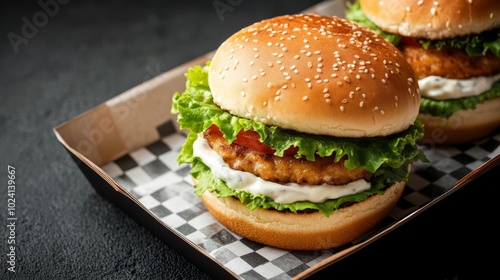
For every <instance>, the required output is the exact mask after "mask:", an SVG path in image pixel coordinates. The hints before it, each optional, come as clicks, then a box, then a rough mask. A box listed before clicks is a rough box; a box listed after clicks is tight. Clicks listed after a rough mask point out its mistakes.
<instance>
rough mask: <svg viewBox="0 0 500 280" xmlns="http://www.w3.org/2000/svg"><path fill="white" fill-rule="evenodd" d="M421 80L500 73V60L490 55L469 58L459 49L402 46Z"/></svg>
mask: <svg viewBox="0 0 500 280" xmlns="http://www.w3.org/2000/svg"><path fill="white" fill-rule="evenodd" d="M399 48H400V50H401V52H402V53H403V55H404V56H405V57H406V60H407V61H408V62H409V63H410V65H411V66H412V67H413V70H414V71H415V74H416V75H417V76H418V78H419V79H421V78H424V77H427V76H440V77H445V78H449V79H468V78H471V77H475V76H488V75H490V74H495V73H499V72H500V58H499V57H496V56H495V55H493V54H491V53H489V54H487V55H486V56H480V57H469V56H468V55H467V54H466V53H465V52H464V51H461V50H458V49H451V48H446V49H441V50H439V51H438V50H436V49H428V50H425V49H424V48H422V47H420V46H415V45H405V44H401V45H400V47H399Z"/></svg>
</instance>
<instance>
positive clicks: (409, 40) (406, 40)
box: [401, 37, 422, 47]
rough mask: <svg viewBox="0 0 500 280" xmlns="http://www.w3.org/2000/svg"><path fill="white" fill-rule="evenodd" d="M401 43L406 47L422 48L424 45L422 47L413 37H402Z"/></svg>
mask: <svg viewBox="0 0 500 280" xmlns="http://www.w3.org/2000/svg"><path fill="white" fill-rule="evenodd" d="M401 43H402V44H403V45H405V46H414V47H422V45H420V43H419V42H418V41H417V40H415V39H413V38H411V37H402V38H401Z"/></svg>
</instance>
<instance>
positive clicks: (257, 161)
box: [204, 133, 372, 185]
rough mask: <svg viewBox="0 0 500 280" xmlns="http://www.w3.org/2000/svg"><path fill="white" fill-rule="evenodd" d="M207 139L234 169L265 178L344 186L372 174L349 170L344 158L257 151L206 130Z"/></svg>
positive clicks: (369, 176) (368, 178)
mask: <svg viewBox="0 0 500 280" xmlns="http://www.w3.org/2000/svg"><path fill="white" fill-rule="evenodd" d="M204 137H205V139H207V141H208V143H209V144H210V146H211V147H212V149H214V150H215V151H216V152H217V153H219V154H220V155H221V156H222V157H223V159H224V161H225V162H226V163H227V164H228V165H229V166H230V167H231V168H233V169H236V170H241V171H246V172H251V173H253V174H255V175H256V176H259V177H261V178H262V179H264V180H267V181H272V182H277V183H281V184H284V183H289V182H295V183H298V184H310V185H320V184H329V185H345V184H347V183H349V182H352V181H356V180H358V179H365V180H366V181H369V180H370V178H371V177H372V174H371V173H370V172H368V171H366V170H364V169H363V168H361V167H360V168H355V169H352V170H351V169H347V168H346V167H345V166H344V160H343V159H342V160H340V161H339V162H334V160H333V157H325V158H320V157H316V160H315V161H308V160H306V159H305V158H300V159H297V158H295V157H294V156H284V157H278V156H275V155H272V154H267V153H262V152H257V151H254V150H252V149H249V148H247V147H245V146H242V145H238V144H236V143H232V144H229V143H228V142H227V141H226V140H225V139H224V138H223V137H222V136H220V135H217V134H212V133H204Z"/></svg>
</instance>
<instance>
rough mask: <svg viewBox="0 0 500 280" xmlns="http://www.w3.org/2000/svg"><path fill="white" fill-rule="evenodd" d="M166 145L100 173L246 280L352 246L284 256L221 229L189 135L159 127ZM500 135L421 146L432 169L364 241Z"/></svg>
mask: <svg viewBox="0 0 500 280" xmlns="http://www.w3.org/2000/svg"><path fill="white" fill-rule="evenodd" d="M158 131H159V132H160V136H161V138H160V139H159V140H158V141H156V142H154V143H152V144H150V145H148V146H145V147H143V148H140V149H137V150H135V151H133V152H131V153H129V154H127V155H125V156H123V157H121V158H119V159H118V160H116V161H114V162H111V163H108V164H106V165H104V166H102V168H103V170H104V171H105V172H106V173H107V174H108V175H110V176H111V177H112V178H114V179H115V181H116V182H117V183H118V184H119V185H120V186H122V187H123V188H124V189H125V190H127V191H128V192H129V193H130V194H131V195H132V196H134V197H136V198H137V199H138V200H139V201H140V203H142V204H143V205H144V206H145V207H146V208H147V209H149V210H150V211H151V212H152V213H154V215H156V216H157V217H158V218H159V219H160V220H161V221H163V222H164V223H165V225H166V226H168V227H170V228H172V229H175V230H177V231H178V232H179V233H181V234H182V235H184V236H185V237H186V238H187V239H189V240H191V241H192V242H193V243H194V244H197V246H199V247H200V249H201V250H205V251H206V252H208V254H209V255H210V256H212V257H213V258H214V259H216V260H217V261H218V262H219V263H221V264H223V265H224V266H225V267H226V268H228V269H229V270H231V271H233V272H234V273H235V274H237V275H239V276H240V277H241V278H243V279H290V278H292V277H294V276H296V275H298V274H299V273H301V272H303V271H305V270H306V269H308V268H310V267H312V266H314V265H316V264H317V263H319V262H321V261H322V260H324V259H326V258H328V257H329V256H331V255H333V254H335V253H337V252H339V251H342V250H344V249H345V248H347V247H349V246H351V245H353V244H354V243H352V244H348V245H346V246H343V247H340V248H332V249H328V250H321V251H314V252H296V251H286V250H280V249H276V248H272V247H269V246H264V245H261V244H257V243H255V242H252V241H250V240H247V239H245V238H242V237H241V236H239V235H236V234H235V233H233V232H231V231H229V230H228V229H226V228H225V227H224V226H222V225H221V224H220V223H219V222H217V221H216V220H215V219H214V218H213V217H212V216H211V214H210V213H209V212H208V211H207V209H206V208H205V206H204V205H203V204H202V202H201V200H200V198H199V197H198V196H196V195H195V194H194V192H193V183H192V179H191V176H190V174H189V172H190V167H189V166H188V165H181V166H179V165H178V164H177V155H178V152H179V150H180V148H181V147H182V145H183V144H184V142H185V139H186V136H185V134H183V133H181V132H179V131H177V130H176V128H175V126H174V124H173V122H172V121H170V122H168V123H166V124H164V125H162V126H160V127H159V128H158ZM499 144H500V132H499V133H496V134H495V135H494V136H492V137H490V138H489V139H486V140H484V141H482V142H477V143H468V144H461V145H454V146H446V147H430V145H426V146H422V147H421V148H422V149H423V150H424V152H425V154H426V156H427V157H428V158H429V160H430V162H429V163H416V164H414V168H413V171H412V175H411V176H410V180H409V182H408V183H407V187H406V188H405V191H404V193H403V195H402V198H401V199H400V200H399V202H398V204H397V206H396V207H395V209H394V210H393V211H392V213H391V214H390V216H389V217H387V218H386V219H385V220H384V221H383V222H382V223H381V224H379V225H378V226H377V228H375V229H374V230H373V231H371V232H370V233H369V234H367V235H365V236H364V237H363V238H361V240H357V242H360V241H362V240H365V239H366V238H369V237H370V236H371V235H373V234H374V233H376V232H378V231H380V230H382V229H384V228H386V227H387V226H389V225H391V224H393V223H395V222H397V221H398V220H400V219H402V218H404V217H405V216H407V215H408V214H410V213H412V212H413V211H415V210H417V209H418V208H420V207H422V206H424V205H426V204H427V203H429V202H430V201H432V200H433V199H435V198H437V197H439V196H440V195H442V194H443V193H444V192H446V191H447V190H449V189H450V188H451V187H453V185H454V184H455V183H456V182H457V180H459V179H461V178H462V177H464V176H465V175H466V174H468V173H469V172H471V171H472V170H474V169H476V168H477V167H479V166H480V165H481V164H483V163H484V162H486V161H488V160H489V159H491V158H493V157H494V156H496V155H498V154H499V153H500V145H499Z"/></svg>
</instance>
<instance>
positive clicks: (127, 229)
mask: <svg viewBox="0 0 500 280" xmlns="http://www.w3.org/2000/svg"><path fill="white" fill-rule="evenodd" d="M37 2H38V1H31V2H28V4H26V3H24V4H20V3H19V2H15V4H14V3H13V1H7V2H4V3H2V8H1V9H0V10H1V12H2V15H1V17H0V21H1V23H0V35H1V39H0V73H1V75H0V208H1V209H0V214H1V215H0V217H1V223H2V224H7V180H8V179H7V175H8V173H7V169H8V167H7V166H8V165H10V166H14V167H15V168H16V176H17V177H16V193H15V195H16V216H17V217H18V220H17V221H16V228H15V233H16V239H15V240H16V245H17V246H16V270H17V272H16V273H15V274H14V273H10V272H8V271H7V270H6V269H7V267H8V265H7V262H6V261H7V254H8V253H9V252H8V248H9V247H8V244H7V240H8V239H7V237H8V235H9V230H8V228H7V227H6V226H2V229H1V230H0V232H1V234H0V238H2V240H0V244H2V248H1V250H0V252H1V257H0V260H1V261H0V268H1V269H2V274H0V278H12V279H14V278H16V277H17V279H209V276H208V275H207V274H205V273H204V272H203V271H201V270H200V269H199V267H197V266H195V265H193V264H192V263H191V262H189V261H187V260H186V259H185V258H184V257H183V256H182V255H181V254H179V253H178V252H176V251H174V250H173V249H171V248H169V247H168V246H167V245H165V243H163V242H162V241H161V240H160V239H158V238H157V237H156V236H154V235H153V234H152V233H151V232H150V231H148V230H146V229H145V228H144V227H143V226H141V225H140V224H138V223H137V222H136V221H135V220H133V219H132V218H130V217H129V216H128V215H126V214H125V213H124V212H123V211H122V210H120V209H118V208H117V207H115V206H114V205H113V204H111V203H110V202H109V201H107V200H106V199H104V198H103V197H101V196H100V195H99V194H98V193H96V191H95V190H94V189H93V188H92V187H91V185H90V184H89V182H88V181H87V180H86V178H85V177H84V175H83V174H82V173H81V172H80V170H79V169H78V168H77V166H76V165H75V163H74V162H73V161H72V160H71V159H70V157H69V155H68V154H67V153H66V152H65V151H64V149H63V147H62V146H61V145H60V144H59V142H58V141H57V139H56V138H55V136H54V133H53V131H52V128H53V127H54V126H56V125H58V124H60V123H62V122H64V121H66V120H69V119H71V118H73V117H75V116H76V115H78V114H80V113H82V112H84V111H86V110H88V109H91V108H92V107H94V106H96V105H98V104H100V103H103V102H105V101H107V100H108V99H110V98H112V97H114V96H116V95H118V94H120V93H121V92H123V91H125V90H127V89H129V88H131V87H133V86H135V85H137V84H139V83H141V82H142V81H144V80H145V79H147V78H150V77H151V76H152V75H156V74H159V73H161V72H164V71H167V70H169V69H171V68H172V67H175V66H177V65H179V64H181V63H184V62H186V61H188V60H191V59H193V58H196V57H198V56H200V55H202V54H204V53H206V52H208V51H211V50H213V49H215V48H216V47H217V46H218V45H219V44H220V43H221V42H222V41H223V40H224V39H225V38H226V37H228V36H229V35H231V34H232V33H233V32H235V31H237V30H238V29H240V28H241V27H244V26H246V25H248V24H250V23H252V22H255V21H257V20H260V19H263V18H266V17H271V16H274V15H279V14H284V13H293V12H298V11H301V10H302V9H304V8H306V7H309V6H310V5H312V4H314V3H316V2H318V1H312V0H311V1H300V2H299V1H293V2H292V1H242V0H241V1H222V2H224V3H229V2H231V3H234V4H236V5H235V7H234V9H233V10H232V11H227V12H225V13H223V14H222V15H221V16H219V15H218V14H217V12H216V10H215V8H214V6H213V2H215V1H184V2H181V1H151V0H148V1H117V0H113V1H76V0H75V1H62V0H61V2H68V3H67V4H58V6H57V7H58V9H55V8H54V6H52V7H51V8H50V9H51V10H50V11H54V12H53V15H50V16H45V17H44V16H43V15H42V14H43V11H44V9H43V8H42V6H41V5H40V4H39V3H37ZM41 3H57V2H55V0H53V1H50V0H47V1H43V0H42V1H41ZM56 10H57V11H56ZM45 14H47V12H45ZM26 21H28V22H30V23H31V24H33V23H34V22H36V23H37V25H38V26H39V27H37V28H36V30H33V29H31V30H30V29H29V28H27V27H24V26H25V25H27V24H26ZM23 28H24V30H23ZM23 31H24V33H25V35H24V37H27V38H24V39H22V38H21V39H19V37H16V38H17V39H15V40H14V39H12V38H13V37H12V36H13V35H12V33H14V34H17V35H18V36H23ZM9 34H11V35H9ZM9 36H10V37H9ZM28 37H29V38H28ZM9 38H10V39H12V40H14V41H16V42H18V41H19V40H22V41H23V42H22V43H19V45H18V46H17V47H16V46H14V45H13V44H12V43H11V42H10V41H9V40H10V39H9ZM16 48H17V49H16ZM498 171H499V170H498V168H497V169H496V171H495V172H498ZM495 172H490V173H489V174H488V176H485V178H484V179H483V180H482V181H479V182H478V183H477V184H471V185H469V186H467V188H464V189H463V190H461V191H462V192H461V193H457V194H454V195H453V197H450V199H447V200H446V201H443V203H442V204H440V205H442V206H440V207H435V208H436V209H435V210H433V211H432V212H431V211H429V212H428V213H427V214H426V215H422V217H421V218H420V217H419V218H418V219H415V221H412V222H410V223H408V224H407V225H405V226H404V227H402V228H401V229H398V230H396V231H395V232H394V233H391V234H390V235H388V236H387V237H386V238H383V239H381V240H380V242H377V243H376V244H374V245H371V246H369V247H368V248H366V250H362V251H361V252H360V253H357V254H355V255H354V256H352V257H350V258H348V259H347V260H346V261H345V263H342V265H340V266H336V267H331V268H328V269H325V270H324V271H322V272H321V275H322V276H329V277H332V276H334V275H335V276H341V277H342V278H345V277H351V276H355V275H363V274H364V275H372V276H373V275H378V276H379V277H386V278H387V277H390V276H392V275H395V276H396V275H397V276H398V278H399V276H400V277H401V278H403V279H405V278H406V279H408V278H412V277H411V276H412V275H413V276H414V275H423V276H425V277H424V278H426V279H429V278H436V279H464V278H466V277H465V276H463V275H464V274H461V273H462V272H463V271H466V272H471V271H473V269H472V267H479V268H480V271H481V272H485V271H488V267H489V266H486V265H485V264H487V263H488V260H490V259H488V258H485V257H483V255H482V254H481V252H482V250H483V248H486V249H487V250H488V251H489V252H490V253H491V254H493V256H494V255H496V254H497V252H496V251H494V250H493V248H495V246H496V248H498V242H496V243H491V241H490V240H491V239H493V236H494V235H493V233H495V234H496V235H495V236H498V232H495V231H492V230H491V228H489V227H486V226H485V223H482V222H481V221H490V223H491V221H492V220H493V217H490V216H492V215H491V213H498V208H496V207H494V205H495V201H494V198H495V196H494V195H492V192H493V191H496V192H498V175H494V173H495ZM492 181H493V182H494V183H491V182H492ZM493 186H496V188H493ZM485 194H488V195H485ZM485 206H486V207H485ZM478 209H479V210H478ZM489 211H491V212H489ZM455 213H456V215H453V214H455ZM488 214H489V216H488ZM475 217H481V218H482V219H475ZM483 217H484V218H483ZM443 221H446V222H443ZM464 223H465V224H466V225H467V223H469V224H471V225H474V230H472V229H471V228H470V227H467V226H464ZM415 232H418V233H419V236H421V237H419V240H417V241H418V242H415V243H413V242H411V243H405V242H407V241H408V240H411V238H412V237H414V236H415ZM425 238H427V239H425ZM454 240H457V241H454ZM437 241H440V242H437ZM494 244H496V245H495V246H494ZM476 245H477V246H476ZM422 255H423V257H417V256H422ZM477 263H481V264H483V266H475V265H476V264H477ZM438 264H441V265H438ZM391 268H395V269H397V270H398V272H400V273H402V274H395V273H389V275H387V274H386V273H387V269H390V271H392V269H391ZM414 272H415V273H414ZM417 272H418V273H417ZM431 273H434V275H437V277H431V275H432V274H431ZM406 276H410V277H406Z"/></svg>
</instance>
